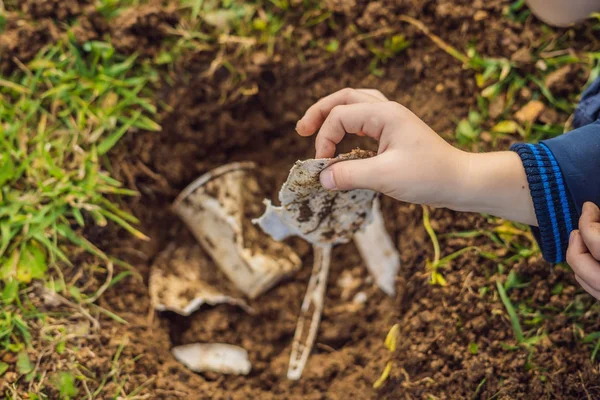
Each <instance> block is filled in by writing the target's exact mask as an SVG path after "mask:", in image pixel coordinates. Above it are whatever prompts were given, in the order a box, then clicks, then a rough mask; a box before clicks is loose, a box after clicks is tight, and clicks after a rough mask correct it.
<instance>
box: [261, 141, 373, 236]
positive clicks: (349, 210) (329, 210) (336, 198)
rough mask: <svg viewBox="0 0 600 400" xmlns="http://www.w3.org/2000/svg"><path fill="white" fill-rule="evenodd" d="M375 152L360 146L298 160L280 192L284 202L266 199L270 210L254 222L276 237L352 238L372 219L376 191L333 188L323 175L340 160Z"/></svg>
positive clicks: (367, 155)
mask: <svg viewBox="0 0 600 400" xmlns="http://www.w3.org/2000/svg"><path fill="white" fill-rule="evenodd" d="M374 155H375V153H374V152H372V151H366V150H359V149H357V150H353V151H352V152H350V153H346V154H342V155H339V156H338V157H336V158H321V159H311V160H305V161H297V162H296V164H295V165H294V166H293V167H292V169H291V170H290V174H289V176H288V179H287V180H286V182H285V183H284V184H283V186H282V187H281V190H280V192H279V201H280V202H281V206H274V205H273V204H271V202H270V201H269V200H265V204H266V205H267V210H266V211H265V213H264V214H263V215H262V216H261V217H260V218H257V219H255V220H253V222H254V223H256V224H258V225H259V226H260V227H261V228H262V229H263V230H264V231H265V232H266V233H268V234H269V235H271V236H272V237H273V238H274V239H275V240H282V239H285V238H286V237H288V236H300V237H302V238H304V239H305V240H307V241H309V242H311V243H312V244H315V245H334V244H340V243H347V242H349V241H350V240H351V239H352V237H353V235H354V233H355V232H356V231H358V230H359V229H361V228H362V227H363V226H364V225H365V224H368V223H369V222H370V221H371V216H372V209H373V200H374V199H375V196H376V192H374V191H372V190H367V189H354V190H349V191H330V190H327V189H325V188H323V187H322V186H321V183H320V181H319V175H320V173H321V171H323V170H324V169H325V168H327V167H329V166H331V165H333V164H335V163H337V162H340V161H347V160H356V159H361V158H368V157H372V156H374Z"/></svg>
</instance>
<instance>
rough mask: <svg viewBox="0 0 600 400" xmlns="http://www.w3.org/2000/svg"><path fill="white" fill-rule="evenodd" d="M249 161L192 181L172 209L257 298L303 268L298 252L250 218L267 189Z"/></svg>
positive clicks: (230, 274) (237, 282) (230, 275)
mask: <svg viewBox="0 0 600 400" xmlns="http://www.w3.org/2000/svg"><path fill="white" fill-rule="evenodd" d="M255 173H256V171H255V165H254V163H250V162H242V163H231V164H227V165H223V166H221V167H218V168H216V169H214V170H212V171H210V172H208V173H206V174H204V175H202V176H201V177H200V178H198V179H197V180H196V181H194V182H192V183H191V184H190V185H189V186H188V187H187V188H186V189H185V190H184V191H183V192H182V193H181V194H180V195H179V196H178V198H177V199H176V200H175V203H174V204H173V209H174V210H175V212H176V213H177V214H178V215H179V216H180V217H181V218H182V219H183V221H184V222H185V223H186V224H187V226H188V227H189V228H190V230H191V231H192V233H193V234H194V236H195V237H196V239H197V240H198V241H199V242H200V243H201V244H202V246H203V247H204V249H206V251H207V252H208V253H209V254H210V256H211V257H212V258H213V260H214V261H215V263H216V264H217V265H218V266H219V267H220V268H221V269H222V270H223V272H224V273H225V274H226V275H227V277H228V278H229V279H230V280H231V281H232V282H233V283H234V284H235V285H236V287H237V288H238V289H239V290H241V291H242V292H243V293H244V294H245V295H247V296H248V297H250V298H255V297H257V296H259V295H260V294H262V293H264V292H265V291H266V290H268V289H270V288H271V287H272V286H273V285H275V284H276V283H277V282H279V281H280V280H281V279H282V278H283V277H285V276H287V275H289V274H291V273H293V272H295V271H296V270H298V269H299V268H300V265H301V261H300V258H299V257H298V255H297V254H296V253H295V252H294V251H293V250H292V249H291V248H290V247H289V246H287V245H286V244H284V243H280V242H277V241H275V240H273V239H272V238H271V237H269V236H268V235H265V234H264V233H263V232H261V231H260V229H257V227H256V226H254V225H253V224H252V223H251V222H250V217H251V216H257V215H259V214H260V212H261V210H262V209H263V205H262V204H261V203H262V202H261V200H262V199H263V198H264V193H263V191H262V190H261V188H260V187H259V183H258V180H257V177H256V175H255Z"/></svg>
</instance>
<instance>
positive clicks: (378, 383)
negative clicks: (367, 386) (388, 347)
mask: <svg viewBox="0 0 600 400" xmlns="http://www.w3.org/2000/svg"><path fill="white" fill-rule="evenodd" d="M390 372H392V362H391V361H388V363H387V364H386V365H385V368H384V369H383V372H382V373H381V376H380V377H379V379H377V381H375V383H374V384H373V389H379V388H380V387H381V386H383V383H384V382H385V381H386V380H387V378H388V377H389V376H390Z"/></svg>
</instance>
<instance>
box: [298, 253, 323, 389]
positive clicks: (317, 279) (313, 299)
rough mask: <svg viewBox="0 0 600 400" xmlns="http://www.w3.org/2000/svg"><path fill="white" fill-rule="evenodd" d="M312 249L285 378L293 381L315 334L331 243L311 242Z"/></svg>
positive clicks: (306, 359) (305, 357) (299, 370)
mask: <svg viewBox="0 0 600 400" xmlns="http://www.w3.org/2000/svg"><path fill="white" fill-rule="evenodd" d="M313 251H314V258H315V260H314V264H313V270H312V274H311V276H310V280H309V281H308V288H307V289H306V294H305V295H304V300H303V301H302V308H301V309H300V316H299V317H298V322H297V325H296V332H295V333H294V341H293V342H292V353H291V355H290V364H289V367H288V372H287V377H288V379H291V380H295V381H296V380H298V379H300V377H301V376H302V371H304V366H305V365H306V362H307V361H308V357H309V356H310V352H311V351H312V348H313V345H314V344H315V339H316V338H317V332H318V330H319V322H320V321H321V314H322V313H323V302H324V300H325V289H326V288H327V277H328V276H329V266H330V264H331V246H313ZM309 321H310V322H309ZM307 322H308V324H307Z"/></svg>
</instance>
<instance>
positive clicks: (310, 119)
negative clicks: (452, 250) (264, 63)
mask: <svg viewBox="0 0 600 400" xmlns="http://www.w3.org/2000/svg"><path fill="white" fill-rule="evenodd" d="M448 117H449V116H447V115H445V116H443V118H448ZM296 130H297V131H298V133H299V134H300V135H302V136H311V135H313V134H314V133H315V132H316V131H317V130H319V133H318V134H317V138H316V144H315V147H316V151H317V154H316V157H317V158H321V157H333V156H334V154H335V149H336V145H337V144H338V143H339V142H340V141H341V140H342V139H343V138H344V136H345V135H346V133H353V134H358V135H365V136H369V137H371V138H374V139H376V140H377V141H379V150H378V153H377V156H375V157H372V158H367V159H363V160H352V161H344V162H340V163H337V164H334V165H332V166H331V167H329V168H327V169H326V170H324V171H323V172H322V173H321V184H322V185H323V186H324V187H325V188H327V189H332V190H334V189H337V190H349V189H355V188H364V189H372V190H376V191H379V192H382V193H384V194H387V195H388V196H391V197H393V198H396V199H398V200H402V201H407V202H411V203H417V204H429V205H434V206H441V207H448V208H451V209H454V210H461V211H476V212H482V213H488V214H492V215H496V216H500V217H504V218H508V219H512V220H515V221H519V222H523V223H528V224H530V225H535V224H537V221H536V218H535V213H534V210H533V202H532V200H531V195H530V194H529V190H528V183H527V178H526V176H525V171H524V169H523V165H522V163H521V160H520V158H519V156H518V155H517V154H515V153H513V152H497V153H488V154H470V153H466V152H464V151H461V150H459V149H456V148H454V147H452V146H451V145H450V144H448V143H447V142H446V141H445V140H443V139H442V138H441V137H440V136H438V135H437V134H436V133H435V132H434V131H433V130H432V129H431V128H430V127H429V126H427V125H426V124H425V123H424V122H423V121H421V119H419V117H417V116H416V115H415V114H413V113H412V112H411V111H410V110H408V109H407V108H406V107H403V106H402V105H400V104H398V103H396V102H392V101H388V100H387V99H386V98H385V96H383V95H382V94H381V93H380V92H379V91H377V90H365V89H343V90H340V91H339V92H336V93H333V94H332V95H329V96H327V97H324V98H322V99H321V100H319V101H318V102H317V103H316V104H314V105H313V106H312V107H310V108H309V109H308V110H307V111H306V114H305V115H304V116H303V117H302V119H300V121H298V124H297V125H296Z"/></svg>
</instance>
